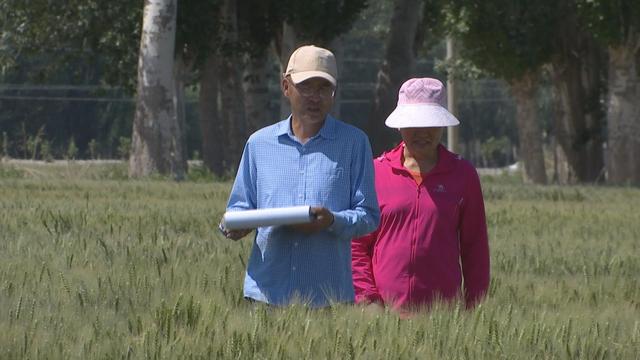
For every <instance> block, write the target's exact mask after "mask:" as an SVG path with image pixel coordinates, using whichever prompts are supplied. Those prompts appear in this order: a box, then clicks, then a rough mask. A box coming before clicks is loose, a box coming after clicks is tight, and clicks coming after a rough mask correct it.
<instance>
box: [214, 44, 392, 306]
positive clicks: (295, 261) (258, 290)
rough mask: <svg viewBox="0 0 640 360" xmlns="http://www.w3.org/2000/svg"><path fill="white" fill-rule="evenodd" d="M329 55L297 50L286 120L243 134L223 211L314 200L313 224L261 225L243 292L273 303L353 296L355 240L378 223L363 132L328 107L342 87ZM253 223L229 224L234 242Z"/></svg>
mask: <svg viewBox="0 0 640 360" xmlns="http://www.w3.org/2000/svg"><path fill="white" fill-rule="evenodd" d="M336 78H337V67H336V61H335V57H334V56H333V54H332V53H331V52H330V51H329V50H326V49H323V48H319V47H316V46H303V47H300V48H298V49H297V50H296V51H294V52H293V54H292V55H291V58H290V59H289V63H288V66H287V70H286V72H285V73H284V74H283V78H282V91H283V93H284V96H285V97H287V98H288V100H289V102H290V104H291V115H290V116H289V118H287V119H285V120H283V121H280V122H278V123H276V124H274V125H271V126H268V127H265V128H263V129H261V130H258V131H257V132H255V133H254V134H253V135H251V137H249V140H248V141H247V143H246V145H245V148H244V152H243V154H242V159H241V161H240V167H239V169H238V173H237V176H236V179H235V182H234V184H233V189H232V191H231V195H230V197H229V202H228V204H227V211H242V210H249V209H263V208H278V207H287V206H297V205H310V206H311V213H312V214H313V215H314V216H313V220H312V222H311V223H309V224H302V225H295V226H271V227H260V228H258V229H257V231H256V236H255V240H254V244H253V249H252V251H251V256H250V259H249V265H248V268H247V273H246V275H245V280H244V296H245V297H246V298H248V299H252V300H255V301H259V302H264V303H268V304H273V305H287V304H290V303H291V302H295V301H301V302H304V303H306V304H309V305H311V306H313V307H322V306H327V305H330V304H331V303H333V302H353V300H354V290H353V283H352V278H351V239H352V238H354V237H357V236H362V235H364V234H367V233H369V232H371V231H373V230H375V229H376V227H377V226H378V222H379V217H380V211H379V209H378V202H377V199H376V195H375V191H374V183H373V162H372V154H371V148H370V145H369V141H368V138H367V137H366V135H365V134H364V133H363V132H362V131H360V130H358V129H357V128H355V127H353V126H351V125H348V124H345V123H343V122H341V121H339V120H336V119H334V118H333V117H331V116H330V115H328V114H329V111H330V110H331V108H332V106H333V101H334V95H335V89H336ZM251 230H252V229H244V230H234V231H227V230H223V231H224V232H225V235H226V236H227V237H228V238H231V239H234V240H237V239H240V238H241V237H244V236H245V235H247V234H248V233H249V232H250V231H251Z"/></svg>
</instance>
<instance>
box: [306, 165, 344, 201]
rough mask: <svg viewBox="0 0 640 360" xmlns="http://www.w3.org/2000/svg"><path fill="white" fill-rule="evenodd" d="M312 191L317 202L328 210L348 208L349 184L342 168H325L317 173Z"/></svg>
mask: <svg viewBox="0 0 640 360" xmlns="http://www.w3.org/2000/svg"><path fill="white" fill-rule="evenodd" d="M317 175H318V176H317V177H316V179H315V181H314V182H315V184H314V185H315V186H314V191H312V192H311V193H312V194H313V195H314V197H315V199H314V200H315V201H316V203H317V204H319V205H321V206H324V207H326V208H328V209H330V210H344V209H347V208H349V199H350V192H351V190H350V186H349V181H348V177H347V176H346V174H345V171H344V169H343V168H341V167H338V168H333V169H325V170H323V171H319V172H318V173H317Z"/></svg>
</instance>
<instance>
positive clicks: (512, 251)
mask: <svg viewBox="0 0 640 360" xmlns="http://www.w3.org/2000/svg"><path fill="white" fill-rule="evenodd" d="M124 173H125V166H124V165H122V164H121V165H118V164H110V165H108V166H107V165H105V166H95V165H94V166H91V165H82V166H80V165H74V164H69V165H67V166H57V167H52V166H46V165H38V166H35V165H34V166H31V167H30V166H17V165H6V164H5V165H2V164H0V329H2V331H0V359H212V358H218V359H637V358H640V280H639V279H640V256H639V255H640V249H639V239H640V189H634V188H609V187H588V186H580V187H579V186H571V187H570V186H565V187H559V186H546V187H539V186H526V185H523V184H521V183H520V182H519V181H518V180H517V178H513V177H508V176H492V177H483V178H482V183H483V189H484V194H485V200H486V208H487V220H488V225H489V235H490V247H491V260H492V282H491V288H490V292H489V295H488V298H487V299H486V301H485V302H484V303H483V304H482V305H480V306H479V307H477V308H476V309H474V310H470V311H467V310H463V309H460V308H459V307H444V306H443V307H436V308H434V309H432V310H431V311H429V312H423V313H420V314H417V315H415V316H413V317H411V318H409V319H402V318H400V317H399V316H398V315H397V314H395V313H393V312H387V313H384V314H379V315H376V314H371V313H367V312H364V311H363V310H362V309H361V308H359V307H357V306H353V305H337V306H334V307H331V308H329V309H323V310H310V309H308V308H306V307H304V306H302V305H293V306H290V307H287V308H283V309H270V308H265V307H260V306H258V307H254V306H252V305H250V304H248V303H246V302H245V301H243V300H242V297H241V294H242V289H241V284H242V278H243V276H244V267H245V263H246V260H247V256H248V254H249V249H250V246H251V238H250V237H247V238H245V239H243V240H241V241H239V242H232V241H230V240H227V239H224V238H222V237H221V236H220V235H219V234H218V233H217V231H215V227H216V225H217V222H218V219H219V218H220V216H221V215H222V213H223V211H224V206H225V203H226V199H227V196H228V192H229V189H230V182H228V181H216V180H214V179H211V177H209V176H206V174H205V173H204V172H202V171H200V172H197V171H196V170H194V171H193V173H192V175H191V176H190V179H189V180H188V181H185V182H181V183H175V182H172V181H168V180H166V179H162V178H154V179H150V180H144V181H136V180H127V179H126V177H125V175H124ZM203 174H204V175H203Z"/></svg>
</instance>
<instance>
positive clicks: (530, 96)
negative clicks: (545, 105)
mask: <svg viewBox="0 0 640 360" xmlns="http://www.w3.org/2000/svg"><path fill="white" fill-rule="evenodd" d="M537 80H538V77H537V75H536V74H535V73H532V72H528V73H526V74H525V75H523V76H522V77H520V78H519V79H515V80H512V81H511V82H510V85H511V93H512V95H513V97H514V99H515V101H516V123H517V125H518V138H519V140H520V151H519V154H520V160H521V161H522V162H523V163H524V170H525V171H524V173H523V175H524V178H525V181H527V182H533V183H534V184H546V183H547V174H546V170H545V165H544V153H543V147H542V132H541V130H540V124H539V123H538V119H537V116H536V108H537V105H536V88H537Z"/></svg>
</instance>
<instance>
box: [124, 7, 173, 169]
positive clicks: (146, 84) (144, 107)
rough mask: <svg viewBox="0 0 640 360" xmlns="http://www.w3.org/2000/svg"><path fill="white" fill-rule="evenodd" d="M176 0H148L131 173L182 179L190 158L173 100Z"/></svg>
mask: <svg viewBox="0 0 640 360" xmlns="http://www.w3.org/2000/svg"><path fill="white" fill-rule="evenodd" d="M176 12H177V4H176V0H150V1H147V2H145V5H144V16H143V22H142V37H141V40H140V53H139V65H138V90H137V106H136V115H135V119H134V122H133V135H132V149H131V157H130V159H129V176H132V177H140V176H148V175H151V174H153V173H155V172H158V173H161V174H170V175H172V176H173V177H175V178H176V179H182V178H183V177H184V174H185V171H186V158H185V154H184V152H183V146H182V139H183V138H182V129H181V128H180V123H179V121H178V118H177V113H176V106H175V103H174V101H173V98H174V93H175V82H174V81H175V79H174V67H173V65H174V48H175V34H176Z"/></svg>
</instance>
